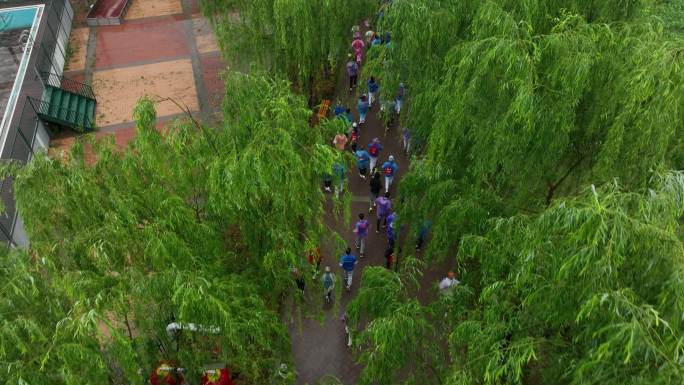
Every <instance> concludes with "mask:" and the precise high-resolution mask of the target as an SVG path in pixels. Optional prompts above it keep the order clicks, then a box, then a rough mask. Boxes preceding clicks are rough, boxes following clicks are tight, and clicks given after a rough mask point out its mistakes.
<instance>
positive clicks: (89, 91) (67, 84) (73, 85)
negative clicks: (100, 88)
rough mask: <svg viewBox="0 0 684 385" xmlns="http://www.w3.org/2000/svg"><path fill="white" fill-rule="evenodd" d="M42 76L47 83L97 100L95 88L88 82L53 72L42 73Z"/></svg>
mask: <svg viewBox="0 0 684 385" xmlns="http://www.w3.org/2000/svg"><path fill="white" fill-rule="evenodd" d="M40 78H41V79H42V80H43V83H44V84H45V85H49V86H52V87H56V88H61V89H63V90H65V91H69V92H71V93H74V94H78V95H81V96H83V97H86V98H88V99H93V100H95V101H97V99H96V98H95V93H94V92H93V88H92V87H91V86H89V85H88V84H85V83H81V82H77V81H76V80H73V79H69V78H65V77H64V76H60V75H57V74H54V73H51V72H42V73H40Z"/></svg>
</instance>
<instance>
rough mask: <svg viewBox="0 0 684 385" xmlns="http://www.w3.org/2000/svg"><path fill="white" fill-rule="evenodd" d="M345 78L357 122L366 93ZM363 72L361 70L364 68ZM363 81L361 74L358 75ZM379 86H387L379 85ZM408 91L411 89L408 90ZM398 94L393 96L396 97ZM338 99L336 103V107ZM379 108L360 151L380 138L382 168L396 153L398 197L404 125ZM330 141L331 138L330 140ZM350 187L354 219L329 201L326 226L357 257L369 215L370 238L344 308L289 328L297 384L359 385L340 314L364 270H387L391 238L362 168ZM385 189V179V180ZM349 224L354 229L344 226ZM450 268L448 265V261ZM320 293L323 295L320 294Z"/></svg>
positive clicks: (425, 286) (423, 293)
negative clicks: (374, 208) (360, 228)
mask: <svg viewBox="0 0 684 385" xmlns="http://www.w3.org/2000/svg"><path fill="white" fill-rule="evenodd" d="M342 71H343V72H344V75H343V76H340V79H339V82H338V86H337V89H338V90H339V91H338V97H339V99H340V101H341V102H342V104H343V105H344V106H345V107H349V108H351V109H352V113H353V115H354V119H355V121H358V111H356V104H357V100H358V97H359V95H360V94H361V93H367V87H366V85H365V84H361V83H359V86H358V87H357V89H355V90H354V93H352V94H350V93H349V92H348V88H347V87H348V83H347V82H348V77H347V75H346V70H345V69H344V68H342ZM361 72H363V67H362V68H361ZM359 77H361V76H359ZM380 87H383V84H382V83H380ZM409 92H410V91H409ZM393 93H394V91H392V92H391V93H390V95H391V94H393ZM334 104H335V101H333V106H332V107H331V109H332V108H333V107H334ZM379 109H380V104H379V103H377V102H376V103H375V104H374V105H373V106H372V108H371V110H370V111H369V112H368V115H367V117H366V118H367V119H366V123H365V124H364V125H362V126H361V129H360V139H359V148H360V147H362V146H363V147H365V146H366V145H367V144H368V143H369V142H370V141H371V140H372V139H373V138H376V137H377V138H380V141H381V143H382V145H383V151H382V153H381V155H380V157H379V159H378V166H377V167H380V165H382V163H383V162H384V161H386V160H387V158H388V157H389V155H394V158H395V161H396V163H397V165H398V167H399V170H398V173H397V175H396V176H395V178H394V183H393V184H392V187H391V189H390V193H391V195H392V198H394V197H395V196H396V195H397V194H396V191H397V186H398V184H399V181H400V180H401V177H402V176H403V175H404V174H405V173H406V171H407V170H408V163H409V159H408V157H407V156H406V155H404V153H403V151H402V142H401V129H400V127H401V126H400V124H396V123H395V125H394V126H393V127H392V128H391V129H390V130H389V131H388V132H385V127H384V124H383V122H382V121H381V119H380V117H379ZM329 139H330V141H332V139H333V138H329ZM347 180H348V186H349V188H350V190H351V193H352V196H353V198H352V210H351V218H349V219H348V220H347V221H338V220H336V219H335V217H334V216H333V214H332V209H331V208H332V204H330V199H329V202H328V214H327V218H326V223H327V224H328V226H329V227H330V228H332V229H333V230H335V231H337V232H338V233H339V234H341V235H342V236H343V238H344V239H345V240H346V241H347V244H348V245H349V247H351V248H352V250H353V251H354V253H355V255H357V256H358V250H356V249H355V248H354V239H355V236H354V233H353V232H352V229H351V226H352V225H353V224H354V223H356V220H357V217H358V214H359V213H361V212H363V213H366V215H367V219H369V222H370V223H371V228H370V229H369V235H368V240H367V245H366V247H367V251H366V257H365V258H363V259H359V263H358V265H357V267H356V269H355V271H354V282H353V285H352V290H351V293H346V292H344V290H343V293H342V298H341V303H340V306H339V308H338V310H337V312H335V313H333V311H332V310H330V309H327V310H326V314H325V321H324V323H323V324H322V325H321V324H320V323H319V321H317V320H313V319H305V320H303V322H302V323H301V324H299V323H291V324H290V335H291V338H292V351H293V355H294V359H295V365H296V368H297V372H298V377H297V383H298V384H302V385H304V384H309V385H313V384H315V383H316V382H317V381H319V380H320V379H321V378H324V377H326V376H331V377H335V378H337V379H339V380H341V381H342V383H343V384H345V385H355V384H356V383H357V380H358V377H359V374H360V372H361V369H362V368H361V366H359V365H357V364H356V363H355V360H354V357H353V354H352V351H351V349H350V348H348V347H347V346H346V342H347V341H346V335H345V332H344V324H343V322H342V321H341V320H340V316H341V315H342V313H344V309H345V308H346V306H347V304H348V302H349V301H350V300H351V299H352V298H353V297H354V296H355V295H356V293H357V291H358V287H359V285H360V283H361V280H362V277H363V270H364V268H365V267H366V266H383V265H384V263H385V258H384V252H385V249H386V247H387V239H386V237H385V231H384V230H381V233H380V234H376V233H375V218H376V216H375V214H376V213H375V212H373V213H371V214H369V213H368V207H369V204H368V196H369V192H370V189H369V185H368V181H369V180H368V179H365V180H364V179H361V178H360V177H359V175H358V169H356V167H355V165H354V167H352V168H351V170H350V171H349V172H348V173H347ZM383 186H384V178H383ZM347 222H349V223H350V224H351V225H346V223H347ZM326 251H327V250H325V249H324V253H323V262H322V264H321V266H330V267H331V269H332V270H333V271H334V272H335V273H337V276H338V282H337V285H341V284H342V283H341V276H342V271H341V269H340V268H339V266H338V259H339V257H340V256H339V255H336V254H334V255H331V254H330V253H329V252H326ZM446 265H448V263H446ZM447 268H448V267H447V266H445V263H440V264H438V265H437V266H434V267H433V268H430V269H427V271H426V272H425V273H424V275H423V277H422V288H421V290H420V291H419V293H418V296H419V298H420V299H421V301H423V303H425V301H427V300H428V299H429V298H430V297H431V296H432V295H433V294H434V293H433V290H431V289H432V287H431V286H432V285H434V283H435V282H437V280H438V279H439V278H441V276H442V275H444V273H445V269H447ZM321 294H322V293H321Z"/></svg>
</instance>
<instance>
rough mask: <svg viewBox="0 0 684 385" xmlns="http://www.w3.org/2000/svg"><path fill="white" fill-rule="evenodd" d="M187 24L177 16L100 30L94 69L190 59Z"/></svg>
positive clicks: (132, 22) (139, 21)
mask: <svg viewBox="0 0 684 385" xmlns="http://www.w3.org/2000/svg"><path fill="white" fill-rule="evenodd" d="M185 23H186V20H184V17H183V16H180V15H176V16H168V17H162V18H158V19H142V20H133V21H129V22H125V23H123V24H121V25H116V26H107V27H106V28H99V29H98V30H97V45H96V53H95V69H96V70H99V69H105V68H111V67H118V66H122V65H130V64H135V63H140V62H159V61H163V60H169V59H173V58H179V57H187V56H189V55H190V48H189V47H188V36H187V34H186V25H185Z"/></svg>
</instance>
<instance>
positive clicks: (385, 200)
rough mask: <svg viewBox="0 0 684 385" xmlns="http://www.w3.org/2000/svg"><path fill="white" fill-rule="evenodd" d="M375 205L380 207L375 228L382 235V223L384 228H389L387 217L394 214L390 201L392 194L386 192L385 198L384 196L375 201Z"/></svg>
mask: <svg viewBox="0 0 684 385" xmlns="http://www.w3.org/2000/svg"><path fill="white" fill-rule="evenodd" d="M375 204H376V205H377V206H378V221H377V226H376V228H375V232H376V233H378V234H379V233H380V223H381V222H382V221H384V225H383V226H382V228H385V227H386V226H387V217H388V216H389V215H390V214H391V212H392V201H391V200H390V193H389V192H386V193H385V196H382V197H380V198H378V199H376V200H375Z"/></svg>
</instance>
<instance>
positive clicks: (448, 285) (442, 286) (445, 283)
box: [439, 271, 461, 295]
mask: <svg viewBox="0 0 684 385" xmlns="http://www.w3.org/2000/svg"><path fill="white" fill-rule="evenodd" d="M459 283H461V282H460V281H459V280H457V279H456V274H454V272H453V271H450V272H448V273H447V276H446V277H444V279H442V281H441V282H440V283H439V292H440V294H442V295H450V294H451V291H452V288H453V287H454V286H456V285H458V284H459Z"/></svg>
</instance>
